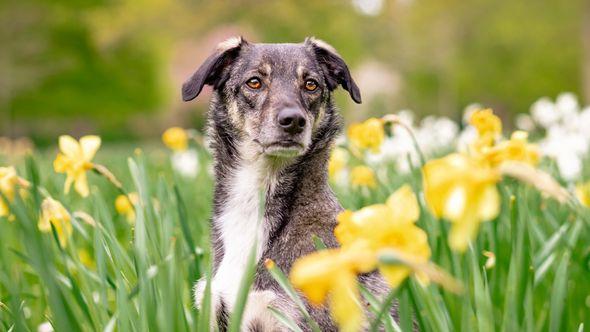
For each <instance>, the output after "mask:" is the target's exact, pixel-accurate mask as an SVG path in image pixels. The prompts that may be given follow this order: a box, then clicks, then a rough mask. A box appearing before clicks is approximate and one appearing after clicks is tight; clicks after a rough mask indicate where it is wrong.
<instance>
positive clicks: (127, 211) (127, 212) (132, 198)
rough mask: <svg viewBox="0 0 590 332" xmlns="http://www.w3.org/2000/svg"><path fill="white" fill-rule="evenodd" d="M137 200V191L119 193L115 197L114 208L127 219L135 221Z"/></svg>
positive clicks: (130, 221)
mask: <svg viewBox="0 0 590 332" xmlns="http://www.w3.org/2000/svg"><path fill="white" fill-rule="evenodd" d="M138 202H139V196H138V195H137V193H135V192H133V193H129V194H128V195H119V196H117V198H116V199H115V210H117V212H118V213H119V214H122V215H124V216H125V217H126V218H127V221H128V222H129V223H130V224H132V223H134V222H135V207H134V206H135V205H136V204H137V203H138Z"/></svg>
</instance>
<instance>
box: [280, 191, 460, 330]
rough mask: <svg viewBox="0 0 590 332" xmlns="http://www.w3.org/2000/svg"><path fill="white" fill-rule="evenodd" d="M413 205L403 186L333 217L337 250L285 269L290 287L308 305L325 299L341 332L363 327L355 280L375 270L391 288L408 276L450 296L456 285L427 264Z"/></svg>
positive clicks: (411, 195)
mask: <svg viewBox="0 0 590 332" xmlns="http://www.w3.org/2000/svg"><path fill="white" fill-rule="evenodd" d="M419 215H420V209H419V206H418V201H417V199H416V196H415V195H414V193H413V191H412V189H411V188H410V187H409V186H407V185H406V186H403V187H401V188H400V189H398V190H397V191H396V192H394V193H393V194H392V195H391V196H390V197H389V198H388V199H387V202H386V204H375V205H370V206H367V207H364V208H362V209H360V210H358V211H355V212H353V211H349V210H346V211H344V212H342V213H340V214H339V215H338V217H337V220H338V226H337V227H336V229H335V230H334V234H335V235H336V238H337V240H338V242H340V244H341V245H342V247H341V248H339V249H328V250H322V251H319V252H316V253H312V254H310V255H308V256H305V257H302V258H300V259H298V260H297V261H296V262H295V263H294V264H293V268H292V270H291V275H290V279H291V282H292V284H293V285H294V286H295V287H296V288H298V289H300V290H301V291H302V292H303V293H304V294H305V295H306V296H307V298H308V299H309V300H310V302H312V303H313V304H316V305H317V304H321V303H323V302H324V301H325V299H326V297H328V298H329V300H330V301H329V302H330V303H329V304H330V310H331V313H332V316H333V318H334V320H335V321H336V322H337V323H338V325H339V327H340V330H342V331H359V330H360V328H361V326H362V324H363V306H362V305H360V303H361V302H360V299H359V294H358V293H359V291H358V286H357V279H356V276H357V275H358V274H361V273H368V272H371V271H373V270H375V269H377V268H378V269H379V270H380V272H381V274H382V275H383V277H384V278H385V279H386V280H387V281H388V283H389V284H390V286H391V287H394V288H395V287H399V286H400V284H401V283H402V282H403V281H404V280H405V279H406V278H407V277H408V276H409V275H410V274H415V275H416V276H417V277H418V278H419V280H420V281H428V280H432V281H434V282H437V283H439V284H441V285H442V286H443V287H445V288H447V289H449V290H450V291H452V292H460V291H461V289H462V287H461V285H460V284H459V283H458V282H457V281H456V280H454V279H453V278H452V277H450V276H449V275H448V274H447V273H445V272H444V271H442V270H441V269H440V268H439V267H437V266H436V265H434V264H432V263H430V262H429V258H430V255H431V251H430V247H429V246H428V239H427V235H426V232H424V231H423V230H422V229H420V228H418V227H417V226H416V225H415V222H416V221H417V220H418V218H419Z"/></svg>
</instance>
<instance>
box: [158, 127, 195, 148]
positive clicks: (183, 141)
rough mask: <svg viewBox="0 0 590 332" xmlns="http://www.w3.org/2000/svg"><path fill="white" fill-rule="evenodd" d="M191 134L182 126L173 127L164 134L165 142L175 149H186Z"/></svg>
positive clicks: (163, 139)
mask: <svg viewBox="0 0 590 332" xmlns="http://www.w3.org/2000/svg"><path fill="white" fill-rule="evenodd" d="M188 139H189V135H188V133H187V132H186V130H184V129H182V128H180V127H172V128H169V129H167V130H166V131H165V132H164V133H163V134H162V141H163V142H164V144H165V145H166V146H167V147H168V148H170V149H172V150H174V151H184V150H186V149H187V148H188Z"/></svg>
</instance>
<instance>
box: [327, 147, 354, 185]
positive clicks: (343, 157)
mask: <svg viewBox="0 0 590 332" xmlns="http://www.w3.org/2000/svg"><path fill="white" fill-rule="evenodd" d="M348 159H349V155H348V151H346V150H345V149H343V148H335V149H334V150H333V151H332V154H331V155H330V162H329V163H328V174H329V176H330V179H334V178H335V177H336V176H337V175H338V174H339V173H340V172H341V171H342V170H344V169H345V168H346V163H348Z"/></svg>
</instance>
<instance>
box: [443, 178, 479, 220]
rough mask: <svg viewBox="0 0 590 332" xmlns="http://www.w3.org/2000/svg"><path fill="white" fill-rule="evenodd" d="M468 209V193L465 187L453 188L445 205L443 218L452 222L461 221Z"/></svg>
mask: <svg viewBox="0 0 590 332" xmlns="http://www.w3.org/2000/svg"><path fill="white" fill-rule="evenodd" d="M466 208H467V193H466V191H465V187H463V186H457V187H455V188H453V189H452V190H451V192H450V194H449V197H448V198H447V201H446V203H445V207H444V211H443V216H445V217H446V218H448V219H449V220H451V221H455V220H457V219H461V218H462V217H463V214H464V213H465V209H466ZM472 208H473V207H472Z"/></svg>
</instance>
